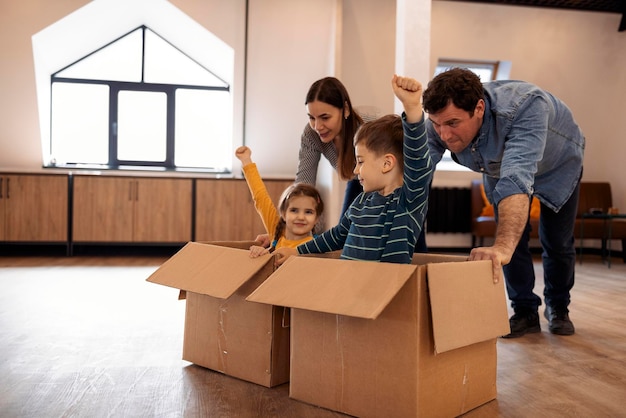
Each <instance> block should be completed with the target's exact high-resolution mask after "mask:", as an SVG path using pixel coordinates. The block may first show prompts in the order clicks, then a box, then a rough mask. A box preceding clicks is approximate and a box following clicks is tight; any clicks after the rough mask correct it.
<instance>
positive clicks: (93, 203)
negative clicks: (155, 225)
mask: <svg viewBox="0 0 626 418" xmlns="http://www.w3.org/2000/svg"><path fill="white" fill-rule="evenodd" d="M135 195H136V183H134V180H133V179H130V178H125V177H120V178H116V177H99V176H76V177H75V178H74V204H73V222H72V226H73V240H74V241H76V242H132V240H133V209H134V204H135Z"/></svg>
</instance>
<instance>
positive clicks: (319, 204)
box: [270, 183, 324, 250]
mask: <svg viewBox="0 0 626 418" xmlns="http://www.w3.org/2000/svg"><path fill="white" fill-rule="evenodd" d="M300 196H308V197H312V198H313V199H314V200H315V214H316V215H317V224H316V225H315V227H314V228H313V233H315V232H317V231H316V229H317V228H318V227H319V226H320V220H321V219H322V214H323V213H324V201H323V200H322V196H321V195H320V192H319V191H318V190H317V189H316V188H315V187H314V186H311V185H310V184H306V183H294V184H292V185H291V186H289V187H287V188H286V189H285V191H283V194H282V195H281V196H280V200H279V201H278V213H280V220H279V221H278V224H277V225H276V230H275V231H274V242H272V244H271V248H270V250H274V247H275V246H276V242H278V239H279V238H280V237H281V236H282V235H283V232H284V231H285V226H286V224H285V219H284V217H283V214H284V213H285V212H287V209H288V208H289V201H290V200H291V198H292V197H300Z"/></svg>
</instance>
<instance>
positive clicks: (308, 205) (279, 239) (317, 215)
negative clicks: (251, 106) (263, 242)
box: [235, 146, 324, 257]
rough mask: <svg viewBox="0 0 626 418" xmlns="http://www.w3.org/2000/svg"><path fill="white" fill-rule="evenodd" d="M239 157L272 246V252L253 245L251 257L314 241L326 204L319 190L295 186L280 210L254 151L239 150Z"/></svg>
mask: <svg viewBox="0 0 626 418" xmlns="http://www.w3.org/2000/svg"><path fill="white" fill-rule="evenodd" d="M235 156H236V157H237V158H238V159H239V161H241V166H242V169H243V173H244V176H245V177H246V182H247V183H248V187H249V188H250V193H251V194H252V199H253V200H254V207H255V208H256V210H257V212H258V213H259V216H261V219H262V220H263V225H265V230H266V231H267V234H268V235H269V239H270V243H271V244H270V247H269V248H264V247H262V246H257V245H253V246H252V247H250V257H258V256H260V255H264V254H268V253H271V252H272V251H274V249H276V248H284V247H286V248H296V247H297V246H298V245H300V244H302V243H304V242H306V241H309V240H310V239H312V238H313V233H314V229H315V227H316V226H317V225H318V224H319V221H320V219H321V216H322V213H323V212H324V203H323V202H322V198H321V196H320V194H319V192H318V191H317V189H316V188H315V187H313V186H311V185H308V184H304V183H294V184H292V185H291V186H289V187H288V188H287V189H285V191H284V192H283V194H282V196H281V197H280V201H279V203H278V208H276V207H275V206H274V203H273V202H272V199H271V198H270V196H269V193H268V192H267V189H266V188H265V185H264V184H263V180H262V179H261V176H260V175H259V171H258V170H257V167H256V164H255V163H254V162H252V158H251V156H252V151H251V150H250V148H248V147H246V146H243V147H239V148H237V150H236V151H235Z"/></svg>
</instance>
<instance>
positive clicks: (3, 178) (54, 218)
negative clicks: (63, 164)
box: [0, 173, 68, 243]
mask: <svg viewBox="0 0 626 418" xmlns="http://www.w3.org/2000/svg"><path fill="white" fill-rule="evenodd" d="M67 185H68V177H67V176H64V175H34V174H1V173H0V241H3V242H51V243H52V242H64V241H67V238H68V213H67V208H68V186H67Z"/></svg>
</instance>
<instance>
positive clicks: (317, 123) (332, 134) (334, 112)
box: [306, 100, 345, 143]
mask: <svg viewBox="0 0 626 418" xmlns="http://www.w3.org/2000/svg"><path fill="white" fill-rule="evenodd" d="M306 108H307V114H308V115H309V124H310V125H311V128H313V130H315V132H317V134H318V135H319V136H320V139H321V140H322V142H324V143H329V142H332V141H333V140H334V139H335V138H336V137H337V136H338V135H340V134H341V131H342V129H343V120H344V116H345V115H344V110H343V109H340V108H338V107H335V106H333V105H330V104H328V103H324V102H321V101H319V100H315V101H313V102H310V103H307V105H306Z"/></svg>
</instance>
